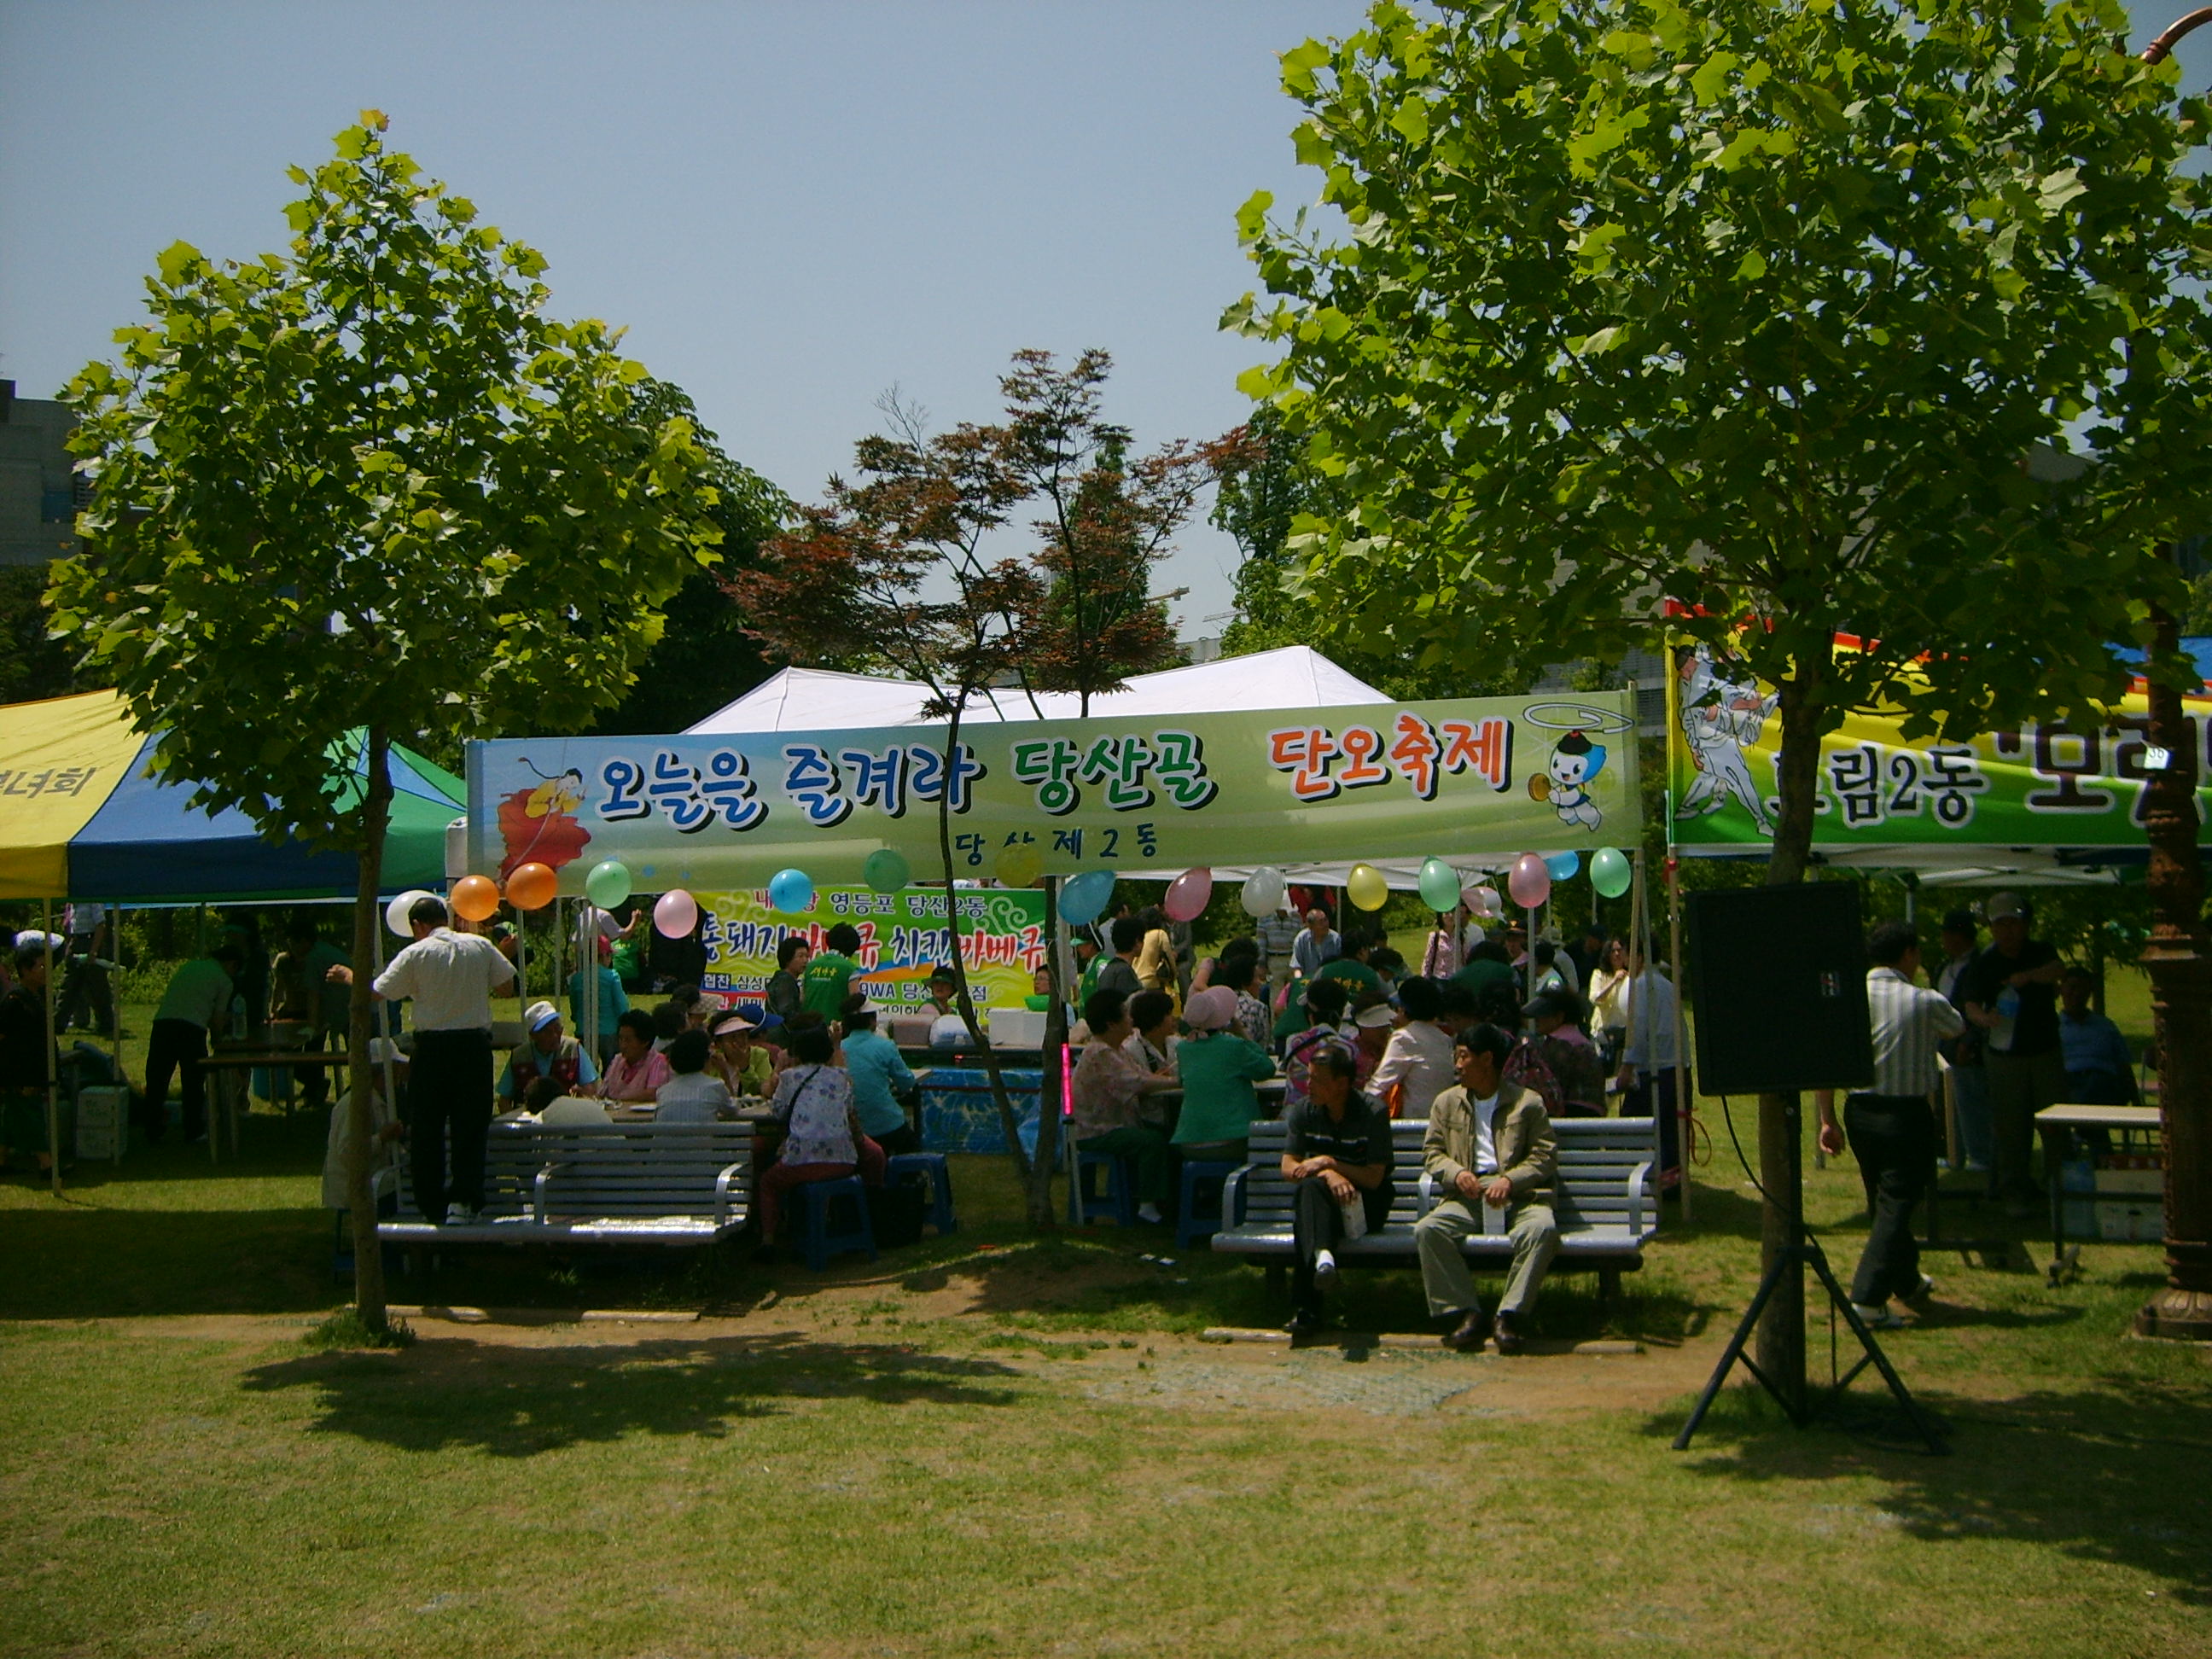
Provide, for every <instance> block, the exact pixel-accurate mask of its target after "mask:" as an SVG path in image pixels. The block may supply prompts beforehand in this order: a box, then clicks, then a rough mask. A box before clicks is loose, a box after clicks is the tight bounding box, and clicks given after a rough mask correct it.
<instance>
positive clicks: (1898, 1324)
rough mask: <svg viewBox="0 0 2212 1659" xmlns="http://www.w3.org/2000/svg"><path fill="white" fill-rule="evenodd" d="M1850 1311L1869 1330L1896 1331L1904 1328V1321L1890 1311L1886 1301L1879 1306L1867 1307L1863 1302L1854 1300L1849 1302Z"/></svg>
mask: <svg viewBox="0 0 2212 1659" xmlns="http://www.w3.org/2000/svg"><path fill="white" fill-rule="evenodd" d="M1851 1311H1852V1312H1853V1313H1855V1314H1857V1316H1859V1322H1860V1323H1861V1324H1862V1325H1864V1326H1865V1327H1866V1328H1868V1329H1869V1330H1870V1331H1898V1330H1903V1329H1904V1328H1905V1322H1904V1321H1903V1320H1901V1319H1899V1317H1898V1316H1896V1315H1895V1314H1893V1313H1892V1312H1891V1311H1890V1310H1889V1304H1887V1302H1885V1303H1883V1304H1881V1306H1880V1307H1879V1308H1869V1307H1867V1306H1865V1305H1864V1304H1861V1303H1857V1302H1854V1303H1852V1304H1851Z"/></svg>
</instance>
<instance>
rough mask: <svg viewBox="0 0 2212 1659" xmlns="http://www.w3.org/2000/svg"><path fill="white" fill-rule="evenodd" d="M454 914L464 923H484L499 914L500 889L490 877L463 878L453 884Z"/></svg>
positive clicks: (452, 900)
mask: <svg viewBox="0 0 2212 1659" xmlns="http://www.w3.org/2000/svg"><path fill="white" fill-rule="evenodd" d="M451 902H452V904H453V914H454V915H457V916H459V917H460V919H461V920H462V921H487V920H489V918H491V917H493V916H495V915H498V914H499V889H498V888H497V887H495V886H494V885H493V884H492V881H491V878H489V876H463V877H462V878H460V879H459V881H457V882H455V883H454V884H453V894H452V897H451Z"/></svg>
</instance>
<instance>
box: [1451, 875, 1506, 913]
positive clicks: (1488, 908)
mask: <svg viewBox="0 0 2212 1659" xmlns="http://www.w3.org/2000/svg"><path fill="white" fill-rule="evenodd" d="M1462 897H1464V898H1465V899H1466V900H1467V908H1468V909H1470V910H1472V911H1474V914H1475V915H1478V916H1480V917H1482V918H1483V919H1484V920H1485V921H1488V920H1490V919H1492V918H1493V917H1497V916H1502V915H1504V914H1505V906H1504V902H1502V901H1501V900H1500V899H1499V898H1498V890H1497V889H1496V888H1495V887H1492V885H1491V884H1489V883H1488V882H1485V883H1483V884H1482V885H1481V886H1480V887H1470V888H1468V890H1467V891H1466V892H1465V893H1464V894H1463V895H1462Z"/></svg>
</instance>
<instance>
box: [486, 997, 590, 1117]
mask: <svg viewBox="0 0 2212 1659" xmlns="http://www.w3.org/2000/svg"><path fill="white" fill-rule="evenodd" d="M522 1026H523V1030H526V1031H527V1032H528V1033H529V1035H528V1036H526V1037H524V1038H523V1040H522V1041H521V1042H520V1043H518V1044H516V1045H515V1048H514V1052H513V1054H509V1055H508V1056H507V1069H506V1070H505V1071H504V1072H502V1073H500V1078H499V1097H500V1098H501V1100H507V1101H515V1100H520V1099H521V1098H522V1097H523V1096H525V1095H526V1094H528V1093H529V1092H530V1085H532V1084H533V1083H535V1082H537V1081H538V1079H539V1078H541V1077H547V1078H551V1079H553V1081H554V1082H556V1083H557V1084H559V1085H561V1092H562V1094H564V1095H574V1094H582V1093H584V1092H585V1091H586V1090H587V1089H588V1088H589V1087H590V1086H591V1085H592V1084H594V1083H597V1082H598V1081H599V1067H598V1066H594V1065H592V1057H591V1056H590V1055H589V1054H586V1053H585V1052H584V1045H583V1044H582V1043H580V1042H577V1041H576V1039H575V1038H574V1037H572V1036H568V1033H567V1032H566V1031H565V1030H563V1029H562V1024H561V1011H560V1010H559V1009H558V1008H556V1007H555V1006H553V1005H552V1004H551V1003H550V1002H533V1003H532V1004H531V1005H530V1006H528V1007H527V1008H525V1009H524V1010H523V1011H522Z"/></svg>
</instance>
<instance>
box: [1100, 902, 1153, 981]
mask: <svg viewBox="0 0 2212 1659" xmlns="http://www.w3.org/2000/svg"><path fill="white" fill-rule="evenodd" d="M1110 937H1111V939H1113V941H1114V954H1113V955H1112V956H1110V957H1107V958H1106V960H1105V962H1104V963H1102V964H1101V965H1100V967H1099V969H1098V981H1097V987H1096V988H1097V989H1098V990H1101V991H1119V992H1120V993H1121V994H1122V995H1123V996H1125V997H1133V996H1134V995H1136V994H1137V993H1138V992H1139V991H1141V990H1143V989H1144V988H1145V987H1144V986H1143V984H1142V983H1141V982H1139V980H1138V978H1137V952H1138V951H1140V950H1142V949H1143V948H1144V945H1145V924H1144V923H1143V922H1141V921H1138V920H1137V919H1136V917H1134V916H1117V917H1115V921H1114V930H1113V933H1111V935H1110Z"/></svg>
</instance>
